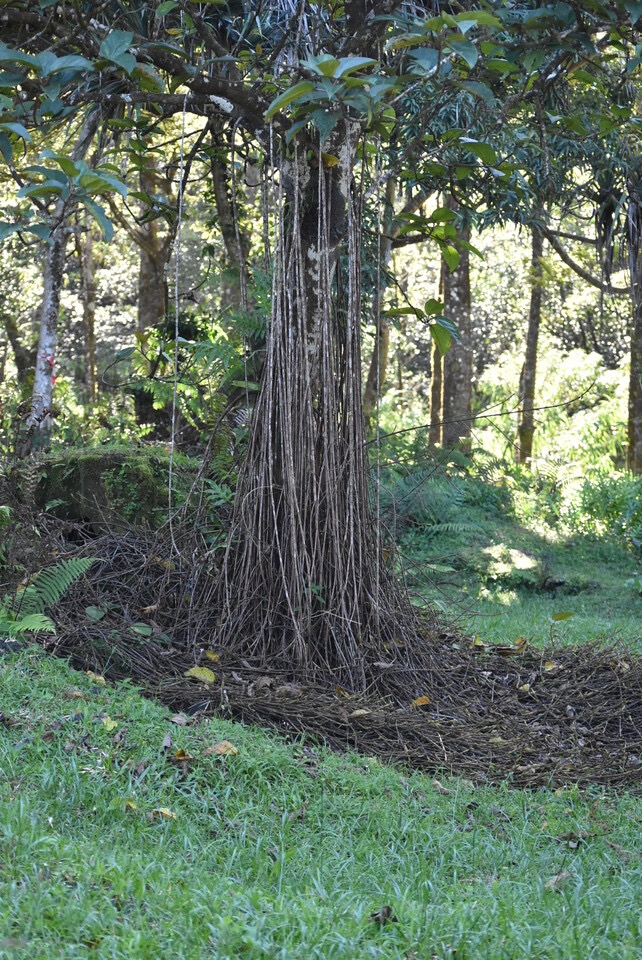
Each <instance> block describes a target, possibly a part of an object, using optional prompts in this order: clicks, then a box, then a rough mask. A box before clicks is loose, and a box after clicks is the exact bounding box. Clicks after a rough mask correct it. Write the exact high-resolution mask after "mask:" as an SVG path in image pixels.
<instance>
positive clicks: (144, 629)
mask: <svg viewBox="0 0 642 960" xmlns="http://www.w3.org/2000/svg"><path fill="white" fill-rule="evenodd" d="M129 629H130V630H131V631H132V633H137V634H138V635H139V636H141V637H151V635H152V634H153V632H154V630H153V628H152V627H150V625H149V624H148V623H132V625H131V627H130V628H129Z"/></svg>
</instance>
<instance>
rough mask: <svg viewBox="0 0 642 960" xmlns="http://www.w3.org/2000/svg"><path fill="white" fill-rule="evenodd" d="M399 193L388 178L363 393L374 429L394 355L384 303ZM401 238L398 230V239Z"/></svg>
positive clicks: (368, 421)
mask: <svg viewBox="0 0 642 960" xmlns="http://www.w3.org/2000/svg"><path fill="white" fill-rule="evenodd" d="M396 193H397V185H396V182H395V180H394V178H393V177H389V178H388V182H387V183H386V209H385V211H384V216H383V223H382V233H383V236H382V237H381V249H380V261H379V277H378V281H379V282H378V284H377V287H376V289H375V292H374V297H373V303H372V312H373V314H374V320H375V340H374V346H373V348H372V356H371V358H370V364H369V366H368V375H367V377H366V385H365V388H364V391H363V416H364V419H365V423H366V427H368V426H369V425H370V422H371V420H372V417H373V415H374V413H375V410H376V408H377V401H378V399H379V397H380V396H381V391H382V389H383V385H384V383H385V380H386V370H387V367H388V355H389V353H390V320H389V318H388V317H385V316H383V314H382V310H381V308H382V300H383V292H384V289H385V288H384V276H383V271H385V270H386V269H387V267H388V264H389V263H390V257H391V256H392V241H393V240H394V238H395V233H394V230H393V218H394V203H395V196H396ZM398 234H399V228H398V227H397V230H396V235H397V236H398Z"/></svg>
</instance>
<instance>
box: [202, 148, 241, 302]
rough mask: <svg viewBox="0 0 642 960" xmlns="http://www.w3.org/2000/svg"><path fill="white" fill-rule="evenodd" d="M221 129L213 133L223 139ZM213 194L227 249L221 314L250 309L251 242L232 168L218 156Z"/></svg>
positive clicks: (213, 176) (216, 157) (214, 161)
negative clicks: (242, 221)
mask: <svg viewBox="0 0 642 960" xmlns="http://www.w3.org/2000/svg"><path fill="white" fill-rule="evenodd" d="M220 137H221V131H220V130H214V131H213V132H212V138H213V139H214V138H216V139H217V140H219V139H220ZM229 149H230V148H229V145H226V148H225V153H224V154H222V155H223V156H225V158H227V157H229V155H230V153H229ZM211 172H212V191H213V193H214V203H215V205H216V214H217V219H218V227H219V230H220V231H221V237H222V238H223V244H224V246H225V258H226V261H227V262H226V264H225V270H224V272H223V281H222V288H221V311H222V312H224V311H226V310H240V309H241V308H245V307H246V306H247V304H246V299H247V256H248V252H249V240H248V238H247V236H246V235H245V234H244V233H243V232H242V230H241V228H240V226H239V223H238V216H237V211H236V209H235V202H234V196H233V193H232V191H233V190H234V188H235V185H234V182H233V181H232V178H231V177H230V168H229V165H228V163H227V162H226V161H225V160H222V159H221V155H219V154H218V153H217V154H216V155H215V156H214V157H213V158H212V161H211Z"/></svg>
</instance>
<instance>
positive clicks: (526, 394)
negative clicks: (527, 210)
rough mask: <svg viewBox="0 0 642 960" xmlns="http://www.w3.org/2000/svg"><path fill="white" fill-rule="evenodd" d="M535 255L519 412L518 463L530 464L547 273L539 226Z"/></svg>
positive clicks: (534, 237)
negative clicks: (540, 329)
mask: <svg viewBox="0 0 642 960" xmlns="http://www.w3.org/2000/svg"><path fill="white" fill-rule="evenodd" d="M531 249H532V254H531V274H530V282H531V300H530V307H529V311H528V328H527V331H526V353H525V356H524V366H523V367H522V373H521V377H520V384H519V404H520V405H519V411H518V425H517V460H518V462H519V463H525V464H530V462H531V460H532V456H533V434H534V432H535V418H534V415H533V410H534V407H535V377H536V373H537V342H538V339H539V328H540V323H541V319H542V294H543V280H544V271H543V265H542V255H543V252H544V237H543V235H542V233H541V231H540V230H538V229H537V227H536V226H533V228H532V248H531Z"/></svg>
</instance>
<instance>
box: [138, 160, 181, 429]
mask: <svg viewBox="0 0 642 960" xmlns="http://www.w3.org/2000/svg"><path fill="white" fill-rule="evenodd" d="M162 188H163V182H162V179H161V177H160V176H159V175H158V173H157V171H156V170H155V169H154V168H153V167H152V168H151V169H147V170H145V171H143V173H142V174H141V190H143V191H145V192H146V193H149V194H153V193H155V192H157V191H159V190H162ZM134 239H135V241H136V243H137V244H138V250H139V266H138V309H137V316H136V328H137V330H138V332H139V333H145V331H146V330H149V329H151V328H153V327H159V326H161V325H162V324H163V323H164V321H165V318H166V316H167V306H168V291H167V266H168V263H169V258H170V255H171V250H172V239H173V234H172V232H171V231H169V230H168V231H166V232H165V233H163V231H162V230H161V224H160V221H159V220H157V219H155V220H150V221H148V222H147V223H144V224H142V225H140V227H139V228H138V229H137V230H136V232H135V236H134ZM157 366H158V359H157V358H153V357H150V358H149V360H148V361H147V363H146V367H147V369H146V375H147V376H148V377H149V378H152V377H153V376H154V374H155V373H156V368H157ZM134 412H135V416H136V422H137V423H138V424H140V425H142V424H152V425H153V427H154V432H153V434H152V437H153V438H154V439H156V440H158V439H163V438H164V437H165V436H167V432H168V422H167V417H166V416H164V415H163V411H161V410H155V409H154V394H153V392H152V390H151V389H149V388H147V387H146V386H145V385H141V386H139V387H137V388H136V390H135V392H134Z"/></svg>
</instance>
